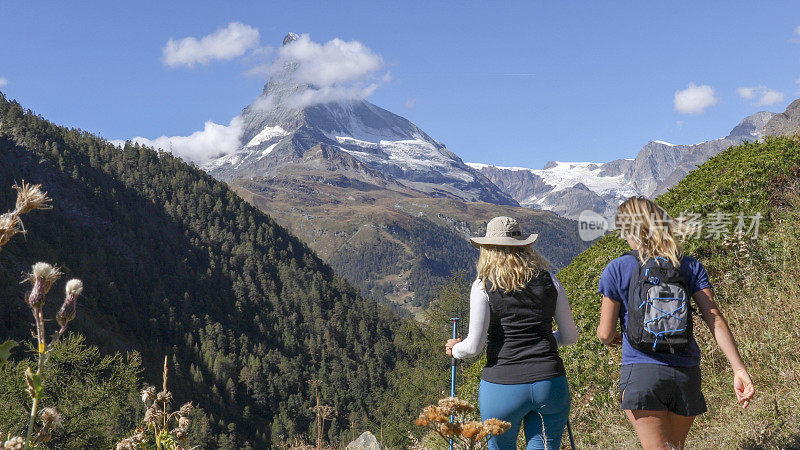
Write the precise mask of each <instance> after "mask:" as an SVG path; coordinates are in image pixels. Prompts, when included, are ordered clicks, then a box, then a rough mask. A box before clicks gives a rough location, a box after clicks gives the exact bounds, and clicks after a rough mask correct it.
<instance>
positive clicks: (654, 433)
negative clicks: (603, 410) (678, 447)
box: [625, 409, 688, 450]
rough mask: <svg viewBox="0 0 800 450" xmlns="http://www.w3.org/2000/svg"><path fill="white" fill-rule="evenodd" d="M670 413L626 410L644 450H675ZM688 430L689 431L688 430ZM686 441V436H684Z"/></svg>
mask: <svg viewBox="0 0 800 450" xmlns="http://www.w3.org/2000/svg"><path fill="white" fill-rule="evenodd" d="M670 414H671V413H670V412H668V411H644V410H630V409H626V410H625V415H626V416H628V420H630V421H631V424H632V425H633V429H634V430H636V435H637V436H638V437H639V442H641V443H642V447H643V448H644V450H673V448H675V444H673V443H672V442H670V441H671V440H672V432H671V430H670V423H671V422H670V420H669V415H670ZM687 430H688V429H687ZM684 439H685V436H684Z"/></svg>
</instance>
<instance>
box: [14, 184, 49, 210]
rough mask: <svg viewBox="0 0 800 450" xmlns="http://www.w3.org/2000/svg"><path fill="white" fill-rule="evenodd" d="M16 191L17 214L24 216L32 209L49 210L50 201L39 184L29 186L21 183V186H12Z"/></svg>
mask: <svg viewBox="0 0 800 450" xmlns="http://www.w3.org/2000/svg"><path fill="white" fill-rule="evenodd" d="M14 189H15V190H16V191H17V205H16V209H17V212H18V213H20V214H25V213H27V212H30V211H33V210H34V209H47V208H51V206H50V205H49V203H50V202H51V201H52V199H50V198H49V197H48V196H47V192H45V191H43V190H42V185H41V184H30V183H26V182H24V181H23V182H22V186H18V185H16V184H15V185H14Z"/></svg>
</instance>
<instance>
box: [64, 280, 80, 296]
mask: <svg viewBox="0 0 800 450" xmlns="http://www.w3.org/2000/svg"><path fill="white" fill-rule="evenodd" d="M66 291H67V296H71V295H72V296H75V297H77V296H79V295H81V292H83V282H82V281H81V280H78V279H72V280H69V281H67V288H66Z"/></svg>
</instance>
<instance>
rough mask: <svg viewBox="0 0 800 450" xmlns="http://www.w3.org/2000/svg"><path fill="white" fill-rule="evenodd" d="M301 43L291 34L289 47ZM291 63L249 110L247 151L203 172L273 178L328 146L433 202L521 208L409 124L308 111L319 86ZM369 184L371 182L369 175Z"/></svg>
mask: <svg viewBox="0 0 800 450" xmlns="http://www.w3.org/2000/svg"><path fill="white" fill-rule="evenodd" d="M296 39H297V36H296V35H294V34H291V33H290V34H289V35H287V37H286V38H285V39H284V45H291V43H292V42H293V41H294V40H296ZM292 70H293V68H292V67H291V62H289V63H288V65H287V67H286V70H283V71H280V72H278V73H277V74H274V75H272V76H271V77H270V79H269V81H268V82H267V84H266V86H265V87H264V90H263V92H262V93H261V95H260V96H259V97H258V98H257V99H256V100H255V101H254V102H253V103H252V104H250V105H249V106H248V107H247V108H245V109H244V111H243V112H242V115H241V116H240V120H241V121H242V126H243V131H242V137H241V148H240V149H239V150H238V151H236V152H234V153H231V154H228V155H226V156H223V157H221V158H218V159H215V160H212V161H210V162H209V163H207V164H206V165H204V168H205V169H206V170H207V171H209V172H210V173H211V174H212V175H213V176H215V177H216V178H220V179H223V180H228V181H230V180H234V179H242V178H252V177H267V178H269V177H273V176H276V175H278V174H279V173H283V172H284V171H286V170H292V168H293V167H292V165H293V164H296V163H298V162H300V161H302V160H303V155H304V154H305V152H306V151H308V150H309V149H311V148H313V147H315V146H317V145H322V146H324V147H325V148H326V149H327V153H328V154H331V155H334V154H336V153H339V152H342V153H345V154H346V155H348V156H350V157H352V158H355V159H357V160H358V161H360V162H362V163H364V164H365V165H366V166H367V167H369V168H371V169H373V170H375V171H377V172H380V173H382V174H384V175H386V176H388V177H390V178H392V179H394V180H396V181H397V182H399V183H401V184H403V185H404V186H406V187H407V188H409V189H412V190H415V191H419V192H422V193H424V194H427V195H431V196H434V197H450V198H455V199H460V200H463V201H485V202H489V203H495V204H501V205H517V202H516V201H514V200H513V199H512V198H511V197H510V196H508V195H507V194H506V193H504V192H503V191H501V190H500V189H498V188H497V186H495V185H494V184H492V182H491V181H489V180H488V179H487V178H486V177H485V176H484V175H482V174H481V173H479V172H478V171H476V170H474V169H472V168H471V167H469V166H467V165H466V164H464V162H463V161H462V160H461V158H459V157H458V156H457V155H456V154H454V153H453V152H451V151H450V150H448V149H447V148H446V147H445V146H444V145H443V144H442V143H440V142H438V141H436V140H435V139H433V138H431V137H430V136H428V135H427V134H426V133H425V132H424V131H422V130H421V129H420V128H419V127H417V126H416V125H414V124H413V123H411V122H410V121H408V120H407V119H405V118H403V117H400V116H398V115H396V114H393V113H391V112H389V111H387V110H385V109H383V108H380V107H378V106H375V105H374V104H372V103H370V102H368V101H366V100H362V99H345V100H336V101H330V102H324V103H315V104H309V105H305V104H304V103H306V102H304V98H305V97H304V95H305V94H306V93H308V92H312V91H313V89H314V88H315V87H314V86H311V85H308V84H303V83H299V82H296V81H295V77H293V76H292ZM365 176H366V175H365Z"/></svg>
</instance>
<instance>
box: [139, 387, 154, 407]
mask: <svg viewBox="0 0 800 450" xmlns="http://www.w3.org/2000/svg"><path fill="white" fill-rule="evenodd" d="M154 401H156V387H155V386H146V387H145V388H144V389H142V403H144V404H148V403H152V402H154Z"/></svg>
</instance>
